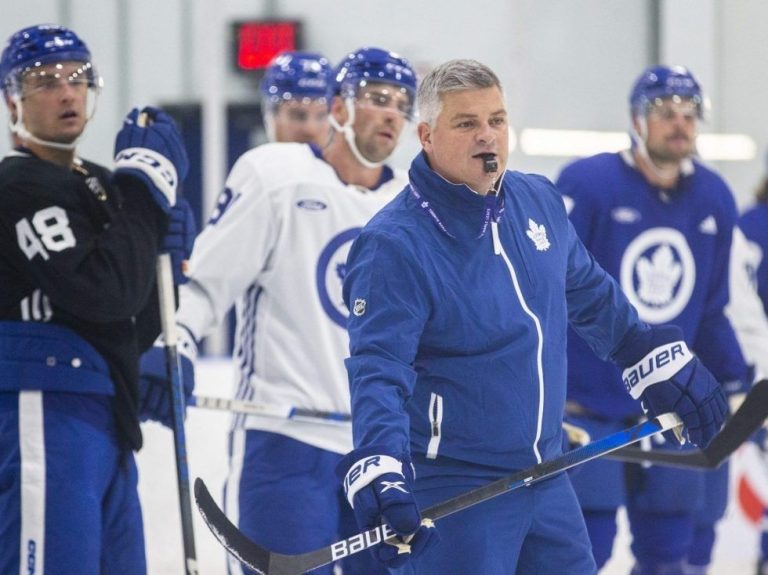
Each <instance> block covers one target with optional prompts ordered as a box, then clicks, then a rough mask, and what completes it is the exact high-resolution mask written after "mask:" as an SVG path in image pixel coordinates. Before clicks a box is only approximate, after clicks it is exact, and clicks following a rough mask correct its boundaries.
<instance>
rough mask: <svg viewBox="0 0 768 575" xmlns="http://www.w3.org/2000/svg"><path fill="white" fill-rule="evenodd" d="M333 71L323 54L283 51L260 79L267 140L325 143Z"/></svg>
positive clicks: (327, 133) (328, 133)
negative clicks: (329, 88)
mask: <svg viewBox="0 0 768 575" xmlns="http://www.w3.org/2000/svg"><path fill="white" fill-rule="evenodd" d="M332 76H333V70H332V69H331V65H330V64H329V63H328V59H327V58H326V57H325V56H322V55H320V54H316V53H313V52H283V53H281V54H279V55H278V56H275V58H274V59H273V60H272V61H271V62H270V63H269V66H267V69H266V71H265V72H264V77H263V78H262V80H261V84H260V89H261V114H262V117H263V118H264V126H265V128H266V132H267V138H269V141H270V142H299V143H313V144H316V145H318V146H321V147H322V146H324V145H325V144H326V143H327V142H328V136H329V135H330V126H329V124H328V85H329V82H330V80H331V79H332Z"/></svg>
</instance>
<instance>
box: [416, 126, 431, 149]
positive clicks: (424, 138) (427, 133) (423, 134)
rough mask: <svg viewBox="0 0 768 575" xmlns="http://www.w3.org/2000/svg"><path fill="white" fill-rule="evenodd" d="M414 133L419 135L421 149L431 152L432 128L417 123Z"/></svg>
mask: <svg viewBox="0 0 768 575" xmlns="http://www.w3.org/2000/svg"><path fill="white" fill-rule="evenodd" d="M416 133H417V134H418V135H419V142H421V147H422V148H424V150H425V151H426V152H431V151H432V127H431V126H430V125H429V124H428V123H427V122H419V125H418V126H417V127H416Z"/></svg>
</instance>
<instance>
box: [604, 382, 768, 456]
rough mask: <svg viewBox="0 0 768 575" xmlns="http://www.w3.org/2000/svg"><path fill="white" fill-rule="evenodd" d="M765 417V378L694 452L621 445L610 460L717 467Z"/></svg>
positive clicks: (767, 412)
mask: <svg viewBox="0 0 768 575" xmlns="http://www.w3.org/2000/svg"><path fill="white" fill-rule="evenodd" d="M767 417H768V380H766V379H763V380H760V381H758V382H757V383H756V384H755V385H753V386H752V389H750V390H749V393H748V394H747V397H746V398H745V399H744V402H743V403H742V404H741V407H739V409H738V410H737V411H736V413H734V414H733V417H731V418H730V419H729V420H728V422H727V423H726V424H725V426H724V427H723V429H722V430H721V431H720V433H718V434H717V435H716V436H715V438H714V439H713V440H712V443H710V444H709V445H708V446H707V447H705V448H704V449H697V450H695V451H674V450H670V451H663V450H651V451H645V450H643V449H639V448H637V447H624V448H622V449H619V450H618V451H615V452H613V453H612V454H610V455H609V456H608V457H609V459H617V460H619V461H626V462H629V463H650V464H653V465H667V466H671V467H683V468H687V469H717V468H718V467H720V465H722V464H723V462H724V461H725V460H726V459H728V458H729V457H730V456H731V455H732V454H733V452H734V451H736V450H737V449H738V448H739V446H741V445H742V444H743V443H744V442H745V441H747V440H748V439H749V438H750V437H751V436H752V434H753V433H755V432H756V431H757V430H758V429H759V428H760V426H761V425H763V423H764V422H765V420H766V418H767Z"/></svg>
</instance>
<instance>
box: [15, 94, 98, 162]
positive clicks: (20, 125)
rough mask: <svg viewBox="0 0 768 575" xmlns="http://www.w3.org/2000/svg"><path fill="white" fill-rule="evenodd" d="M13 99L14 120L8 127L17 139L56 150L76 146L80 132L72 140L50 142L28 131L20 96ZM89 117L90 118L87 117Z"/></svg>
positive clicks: (70, 148) (69, 148)
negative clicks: (64, 142) (14, 107)
mask: <svg viewBox="0 0 768 575" xmlns="http://www.w3.org/2000/svg"><path fill="white" fill-rule="evenodd" d="M13 101H14V103H15V104H16V121H15V122H14V121H13V120H9V121H8V127H9V128H10V130H11V132H12V133H14V134H16V136H18V137H19V139H21V140H24V141H27V142H32V143H34V144H38V145H40V146H45V147H47V148H54V149H56V150H66V151H68V152H71V151H72V150H74V149H75V148H77V144H78V142H79V141H80V138H81V137H82V134H81V135H80V136H78V137H77V138H75V139H74V140H73V141H72V142H69V143H67V144H62V143H61V142H51V141H50V140H43V139H42V138H38V137H37V136H35V135H34V134H32V132H30V131H29V130H28V129H27V127H26V126H25V125H24V118H23V116H24V110H23V107H22V105H21V98H19V97H18V96H14V97H13ZM89 119H90V118H89Z"/></svg>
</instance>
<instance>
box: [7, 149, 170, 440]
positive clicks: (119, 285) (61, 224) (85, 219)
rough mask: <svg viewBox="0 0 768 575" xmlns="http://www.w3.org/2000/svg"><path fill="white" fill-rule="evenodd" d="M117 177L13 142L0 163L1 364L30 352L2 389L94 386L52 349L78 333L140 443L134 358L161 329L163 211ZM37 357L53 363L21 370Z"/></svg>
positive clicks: (120, 417) (129, 435)
mask: <svg viewBox="0 0 768 575" xmlns="http://www.w3.org/2000/svg"><path fill="white" fill-rule="evenodd" d="M133 182H135V186H134V185H132V184H133ZM120 185H121V188H118V187H117V186H116V185H115V184H114V183H112V181H111V173H110V171H109V170H107V169H106V168H104V167H102V166H99V165H96V164H93V163H91V162H87V161H78V162H77V163H76V165H75V167H74V169H72V170H68V169H66V168H63V167H61V166H58V165H56V164H53V163H51V162H47V161H44V160H41V159H39V158H37V157H35V156H34V155H33V154H32V153H30V152H28V151H26V150H15V151H13V152H11V153H10V154H9V155H8V156H6V157H5V158H4V159H3V160H2V162H0V286H2V287H0V328H2V327H5V328H6V329H0V362H13V363H14V364H16V365H17V364H18V363H19V361H22V360H20V359H19V357H18V356H19V354H18V351H19V350H25V353H23V354H21V355H23V361H24V362H27V363H29V364H30V365H29V366H28V367H29V369H28V370H27V371H25V370H24V369H14V370H10V371H6V376H5V377H2V378H0V391H3V390H21V389H58V390H60V391H71V392H80V393H83V392H85V393H88V392H91V393H92V392H93V389H89V387H88V385H86V384H82V385H81V384H79V383H78V378H76V377H74V378H73V377H69V376H70V375H71V373H67V374H65V371H66V370H71V369H72V368H73V365H67V364H66V363H65V362H61V361H59V360H58V359H57V357H56V352H54V351H53V350H61V349H63V348H65V347H66V346H65V344H64V342H62V341H61V340H62V338H63V337H64V338H70V337H71V338H73V340H74V341H75V342H77V340H78V339H79V338H82V340H85V342H87V343H86V344H84V345H83V346H82V347H83V348H87V349H91V348H92V349H95V351H96V352H97V354H98V355H100V356H101V358H103V360H105V361H106V366H108V369H107V371H108V377H111V380H112V384H113V388H114V398H113V403H114V410H115V416H116V419H117V424H118V427H119V428H120V430H121V432H122V434H123V436H124V438H125V439H126V441H127V443H128V444H129V445H130V446H131V447H132V448H134V449H138V448H139V447H140V446H141V431H140V428H139V424H138V418H137V407H136V406H137V400H138V385H137V382H138V358H139V355H140V353H141V352H142V351H143V350H144V349H146V348H148V347H149V346H150V345H151V344H152V342H153V340H154V339H155V337H156V336H157V334H158V333H159V331H160V328H159V315H158V310H157V303H156V302H157V297H156V293H155V292H156V287H155V286H156V283H155V262H156V259H157V254H158V247H159V245H160V241H161V238H162V235H163V234H164V233H165V229H166V226H167V218H166V216H165V215H164V214H163V212H162V211H161V210H160V208H159V207H157V205H156V204H155V203H154V201H153V200H152V198H151V196H150V194H149V192H148V191H147V190H146V188H145V187H144V185H143V184H142V183H141V182H140V180H138V179H136V180H134V179H133V178H122V179H121V181H120ZM23 322H35V324H34V329H26V330H25V329H23V328H24V326H25V325H28V326H29V327H33V326H32V325H31V324H25V323H23ZM44 326H50V329H46V328H45V327H44ZM19 328H21V329H19ZM62 328H65V329H62ZM62 334H68V335H66V336H63V335H62ZM3 340H5V341H3ZM25 340H26V341H25ZM71 343H72V342H71V341H70V342H66V345H69V346H70V347H71ZM88 344H89V345H88ZM13 350H16V353H15V355H16V357H13V358H12V357H3V355H6V356H8V355H11V354H12V353H13ZM34 350H40V351H39V352H35V351H34ZM46 350H49V351H46ZM77 361H78V363H77V365H74V367H80V360H79V359H78V360H77ZM97 363H98V362H97ZM40 365H44V366H45V367H46V368H50V369H44V370H42V372H41V371H39V370H38V371H35V373H36V374H38V375H36V376H35V377H29V376H28V375H26V376H25V374H29V373H31V371H30V370H34V368H36V367H39V366H40ZM39 373H43V374H49V376H50V377H47V376H46V377H42V378H41V377H40V376H39ZM9 374H10V376H9ZM63 375H66V376H63ZM80 381H83V380H82V379H81V380H80ZM104 391H105V392H106V393H111V390H104Z"/></svg>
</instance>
